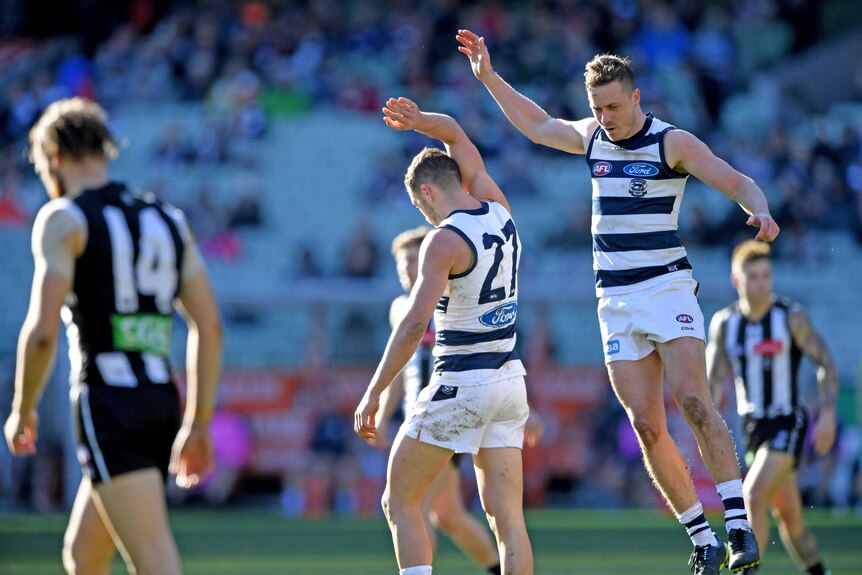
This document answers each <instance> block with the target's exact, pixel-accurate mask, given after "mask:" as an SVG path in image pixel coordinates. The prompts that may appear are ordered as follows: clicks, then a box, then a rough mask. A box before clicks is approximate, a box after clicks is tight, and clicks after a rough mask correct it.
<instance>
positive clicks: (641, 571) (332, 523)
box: [0, 510, 862, 575]
mask: <svg viewBox="0 0 862 575" xmlns="http://www.w3.org/2000/svg"><path fill="white" fill-rule="evenodd" d="M808 519H809V523H810V525H811V526H812V528H813V529H814V531H815V533H816V534H817V536H818V538H819V540H820V544H821V548H822V550H823V555H824V557H825V559H826V560H827V561H828V564H829V566H830V567H831V569H832V572H833V573H834V575H862V520H860V519H859V518H858V517H855V516H851V517H846V518H836V517H831V516H828V515H826V514H821V513H813V512H812V513H810V514H809V515H808ZM65 520H66V517H65V516H48V517H45V516H35V515H20V516H7V517H0V574H3V575H19V574H20V575H25V574H26V575H42V574H45V575H48V574H52V575H54V574H59V573H62V568H61V564H60V547H61V544H62V534H63V529H64V528H65ZM172 521H173V525H174V529H175V532H176V534H177V539H178V542H179V546H180V551H181V553H182V555H183V563H184V567H185V572H186V573H188V574H220V573H230V574H248V575H270V574H294V575H336V574H338V575H340V574H345V575H346V574H350V575H387V574H394V573H397V567H396V565H395V559H394V554H393V552H392V544H391V542H390V539H389V532H388V530H387V528H386V525H385V523H384V521H383V519H382V518H372V519H320V520H301V519H292V518H285V517H281V516H279V515H275V514H271V513H266V512H251V511H222V512H190V511H175V512H174V513H173V518H172ZM527 521H528V528H529V530H530V536H531V539H532V542H533V550H534V553H535V558H536V573H537V574H539V575H564V574H565V575H571V574H591V575H606V574H607V575H611V574H637V575H653V574H654V575H659V574H661V575H666V574H672V573H679V574H681V575H682V574H685V573H688V566H687V565H686V560H687V559H688V554H689V552H690V550H691V548H690V544H689V542H688V540H687V538H686V537H685V534H684V533H683V532H682V530H681V528H680V526H679V525H678V524H677V523H676V522H675V521H674V520H673V519H672V518H671V517H669V516H667V515H663V514H659V513H656V512H651V511H622V512H610V511H606V512H597V511H578V510H574V511H536V512H531V513H530V514H529V515H528V518H527ZM125 572H126V571H125V569H124V568H123V567H122V566H121V565H120V564H119V563H117V564H116V565H115V568H114V571H113V573H116V574H121V573H125ZM434 573H435V575H471V574H475V575H481V573H482V570H480V569H478V568H477V567H475V566H474V565H472V564H471V563H470V562H469V561H468V560H466V559H465V558H464V557H463V556H462V555H461V554H460V553H459V552H458V551H457V549H455V547H454V546H452V545H451V543H449V541H448V540H445V538H441V542H440V548H439V551H438V554H437V558H436V559H435V562H434ZM728 573H729V572H728ZM795 573H798V571H797V569H796V568H795V566H794V565H793V563H792V562H791V560H790V558H789V557H788V555H787V553H786V552H785V551H784V549H783V548H782V547H781V544H780V543H778V542H775V543H773V544H772V545H771V546H770V551H769V554H768V555H767V561H766V563H765V564H764V568H763V569H762V570H761V574H762V575H777V574H788V575H792V574H795Z"/></svg>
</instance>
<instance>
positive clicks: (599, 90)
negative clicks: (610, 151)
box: [584, 54, 642, 141]
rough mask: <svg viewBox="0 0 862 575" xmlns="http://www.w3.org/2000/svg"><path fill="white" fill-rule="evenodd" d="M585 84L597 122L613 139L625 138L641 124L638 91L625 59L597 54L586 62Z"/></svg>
mask: <svg viewBox="0 0 862 575" xmlns="http://www.w3.org/2000/svg"><path fill="white" fill-rule="evenodd" d="M584 84H585V85H586V88H587V97H588V98H589V100H590V108H591V109H592V111H593V116H594V117H595V118H596V121H598V123H599V124H600V125H601V127H602V128H603V129H604V131H605V133H606V134H607V135H608V137H609V138H610V139H611V140H612V141H618V140H624V139H626V138H629V137H631V136H633V135H634V134H635V132H636V131H637V128H639V127H640V123H639V122H638V119H639V117H640V115H641V114H642V112H641V111H640V99H641V93H640V90H639V89H638V88H637V84H636V82H635V73H634V70H632V67H631V62H630V61H629V59H628V58H622V57H620V56H614V55H613V54H599V55H597V56H596V57H595V58H593V59H592V60H590V61H589V62H587V66H586V70H585V71H584Z"/></svg>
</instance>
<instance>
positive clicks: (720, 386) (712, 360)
mask: <svg viewBox="0 0 862 575" xmlns="http://www.w3.org/2000/svg"><path fill="white" fill-rule="evenodd" d="M724 326H725V322H724V314H721V313H718V314H715V315H714V316H713V317H712V321H711V322H710V323H709V343H708V344H707V346H706V375H707V381H708V382H709V389H710V392H711V393H712V401H713V403H715V405H717V406H720V405H721V401H722V396H723V394H724V386H725V382H726V381H727V376H728V374H729V373H730V370H731V365H730V357H728V355H727V349H726V348H725V346H724Z"/></svg>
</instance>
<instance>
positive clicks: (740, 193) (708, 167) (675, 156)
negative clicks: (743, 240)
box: [664, 130, 781, 242]
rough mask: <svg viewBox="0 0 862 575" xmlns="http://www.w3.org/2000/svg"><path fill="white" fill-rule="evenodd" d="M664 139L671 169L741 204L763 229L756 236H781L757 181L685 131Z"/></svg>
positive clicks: (767, 238)
mask: <svg viewBox="0 0 862 575" xmlns="http://www.w3.org/2000/svg"><path fill="white" fill-rule="evenodd" d="M664 138H665V140H664V141H665V153H666V154H667V163H668V165H670V167H671V168H673V169H674V170H676V171H678V172H680V173H686V174H691V175H692V176H694V177H696V178H697V179H699V180H700V181H702V182H703V183H705V184H706V185H708V186H711V187H713V188H715V189H716V190H718V191H719V192H721V193H722V194H724V195H725V196H727V197H729V198H730V199H732V200H733V201H735V202H736V203H738V204H739V205H740V207H742V209H743V210H745V212H746V213H747V214H749V216H750V217H749V218H748V220H747V221H746V224H748V225H749V226H753V227H755V228H759V230H758V232H757V235H756V236H755V238H754V239H756V240H762V241H766V242H771V241H773V240H774V239H775V238H776V237H777V236H778V234H779V232H780V231H781V230H780V229H779V227H778V224H776V223H775V221H774V220H773V219H772V216H771V215H770V214H769V205H768V203H767V201H766V195H765V194H764V193H763V190H761V189H760V188H759V187H758V185H757V184H756V183H755V182H754V180H752V179H751V178H749V177H748V176H746V175H745V174H742V173H740V172H738V171H736V170H735V169H733V168H732V167H731V166H730V164H728V163H727V162H725V161H724V160H722V159H721V158H719V157H718V156H716V155H715V154H713V153H712V150H710V149H709V147H708V146H707V145H706V144H704V143H703V142H702V141H700V140H699V139H698V138H696V137H695V136H693V135H692V134H690V133H688V132H686V131H685V130H671V131H670V132H668V133H667V134H665V136H664Z"/></svg>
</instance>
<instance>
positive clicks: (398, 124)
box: [383, 98, 511, 211]
mask: <svg viewBox="0 0 862 575" xmlns="http://www.w3.org/2000/svg"><path fill="white" fill-rule="evenodd" d="M383 121H384V122H386V125H387V126H389V127H390V128H392V129H393V130H416V131H417V132H419V133H422V134H425V135H426V136H428V137H429V138H434V139H435V140H440V141H441V142H443V144H444V145H445V146H446V152H447V153H448V154H449V155H450V156H452V159H453V160H455V162H457V164H458V169H459V170H461V184H462V185H463V186H464V189H465V190H467V192H468V193H469V194H470V195H472V196H473V197H474V198H476V199H477V200H481V201H489V202H498V203H500V204H502V205H503V206H505V208H506V209H507V210H509V202H508V201H507V200H506V196H505V195H504V194H503V192H502V191H501V190H500V187H499V186H498V185H497V183H496V182H495V181H494V180H493V178H491V176H490V175H488V172H487V171H486V170H485V162H484V161H483V160H482V155H481V154H480V153H479V150H478V149H477V148H476V146H475V144H473V142H471V141H470V138H468V137H467V134H465V133H464V130H463V129H462V128H461V126H460V125H459V124H458V122H456V121H455V119H454V118H452V117H450V116H447V115H445V114H432V113H428V112H423V111H422V110H420V109H419V106H418V105H416V103H415V102H413V101H411V100H409V99H407V98H397V99H396V98H390V99H389V100H388V101H387V102H386V107H385V108H383ZM510 211H511V210H510Z"/></svg>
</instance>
